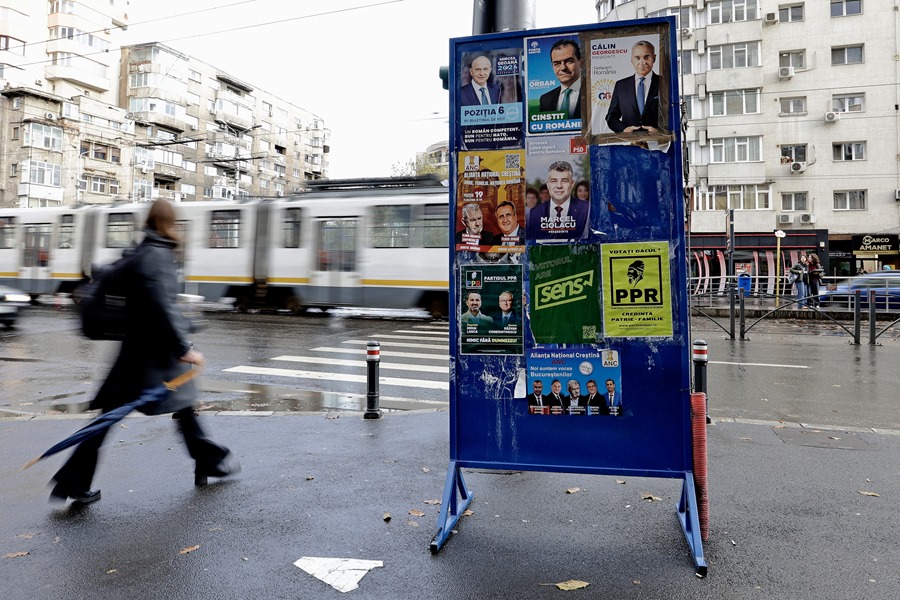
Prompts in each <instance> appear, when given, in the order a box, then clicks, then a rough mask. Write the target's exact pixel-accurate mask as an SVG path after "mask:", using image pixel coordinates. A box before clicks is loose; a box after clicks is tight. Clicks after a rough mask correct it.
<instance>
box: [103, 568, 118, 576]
mask: <svg viewBox="0 0 900 600" xmlns="http://www.w3.org/2000/svg"><path fill="white" fill-rule="evenodd" d="M118 571H119V570H118V569H110V570H109V571H107V572H106V574H107V575H110V574H112V573H117V572H118Z"/></svg>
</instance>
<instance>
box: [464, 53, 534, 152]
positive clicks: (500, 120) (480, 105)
mask: <svg viewBox="0 0 900 600" xmlns="http://www.w3.org/2000/svg"><path fill="white" fill-rule="evenodd" d="M521 63H522V49H521V48H503V49H498V50H485V51H479V52H463V53H462V55H461V56H460V59H459V65H460V73H459V87H458V88H457V95H456V105H457V107H458V118H459V125H460V127H461V129H460V131H461V133H462V143H463V147H464V148H465V149H467V150H496V149H502V148H521V146H522V84H521V81H522V79H521V76H522V67H521Z"/></svg>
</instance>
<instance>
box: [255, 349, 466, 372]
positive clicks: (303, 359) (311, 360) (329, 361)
mask: <svg viewBox="0 0 900 600" xmlns="http://www.w3.org/2000/svg"><path fill="white" fill-rule="evenodd" d="M363 352H365V351H363ZM272 360H283V361H289V362H299V363H308V364H313V365H336V366H341V367H359V366H362V363H361V362H360V361H358V360H341V359H339V358H320V357H317V356H291V355H285V356H276V357H275V358H273V359H272ZM381 368H382V369H400V370H403V371H422V372H425V373H449V372H450V367H436V366H431V365H394V364H391V363H389V362H386V361H384V360H382V361H381Z"/></svg>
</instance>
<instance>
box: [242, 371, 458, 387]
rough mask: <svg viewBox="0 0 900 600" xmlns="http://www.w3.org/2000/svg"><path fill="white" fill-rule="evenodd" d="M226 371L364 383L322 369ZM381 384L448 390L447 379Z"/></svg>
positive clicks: (393, 380) (360, 377)
mask: <svg viewBox="0 0 900 600" xmlns="http://www.w3.org/2000/svg"><path fill="white" fill-rule="evenodd" d="M224 370H225V371H226V372H228V373H247V374H251V375H276V376H278V377H295V378H302V379H326V380H328V381H350V382H355V383H366V376H365V375H350V374H348V373H326V372H322V371H299V370H295V369H273V368H271V367H249V366H241V367H231V368H230V369H224ZM378 380H379V382H381V384H382V385H399V386H405V387H415V388H420V387H425V385H426V384H427V385H428V386H430V387H433V388H438V389H441V390H449V389H450V382H449V381H423V380H421V379H403V378H400V377H379V378H378Z"/></svg>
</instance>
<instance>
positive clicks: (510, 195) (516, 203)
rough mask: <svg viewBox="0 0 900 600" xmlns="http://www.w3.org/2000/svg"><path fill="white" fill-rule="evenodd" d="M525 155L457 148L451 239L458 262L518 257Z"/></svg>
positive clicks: (522, 237)
mask: <svg viewBox="0 0 900 600" xmlns="http://www.w3.org/2000/svg"><path fill="white" fill-rule="evenodd" d="M524 154H525V153H524V151H523V150H494V151H484V152H460V153H459V160H458V161H457V165H458V171H459V172H458V174H457V179H456V236H455V243H456V250H457V251H458V252H459V253H460V254H459V255H458V256H459V258H460V260H461V261H462V262H477V263H496V264H504V263H511V264H518V263H519V262H520V258H521V255H522V253H523V252H524V251H525V169H524V168H523V161H524Z"/></svg>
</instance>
